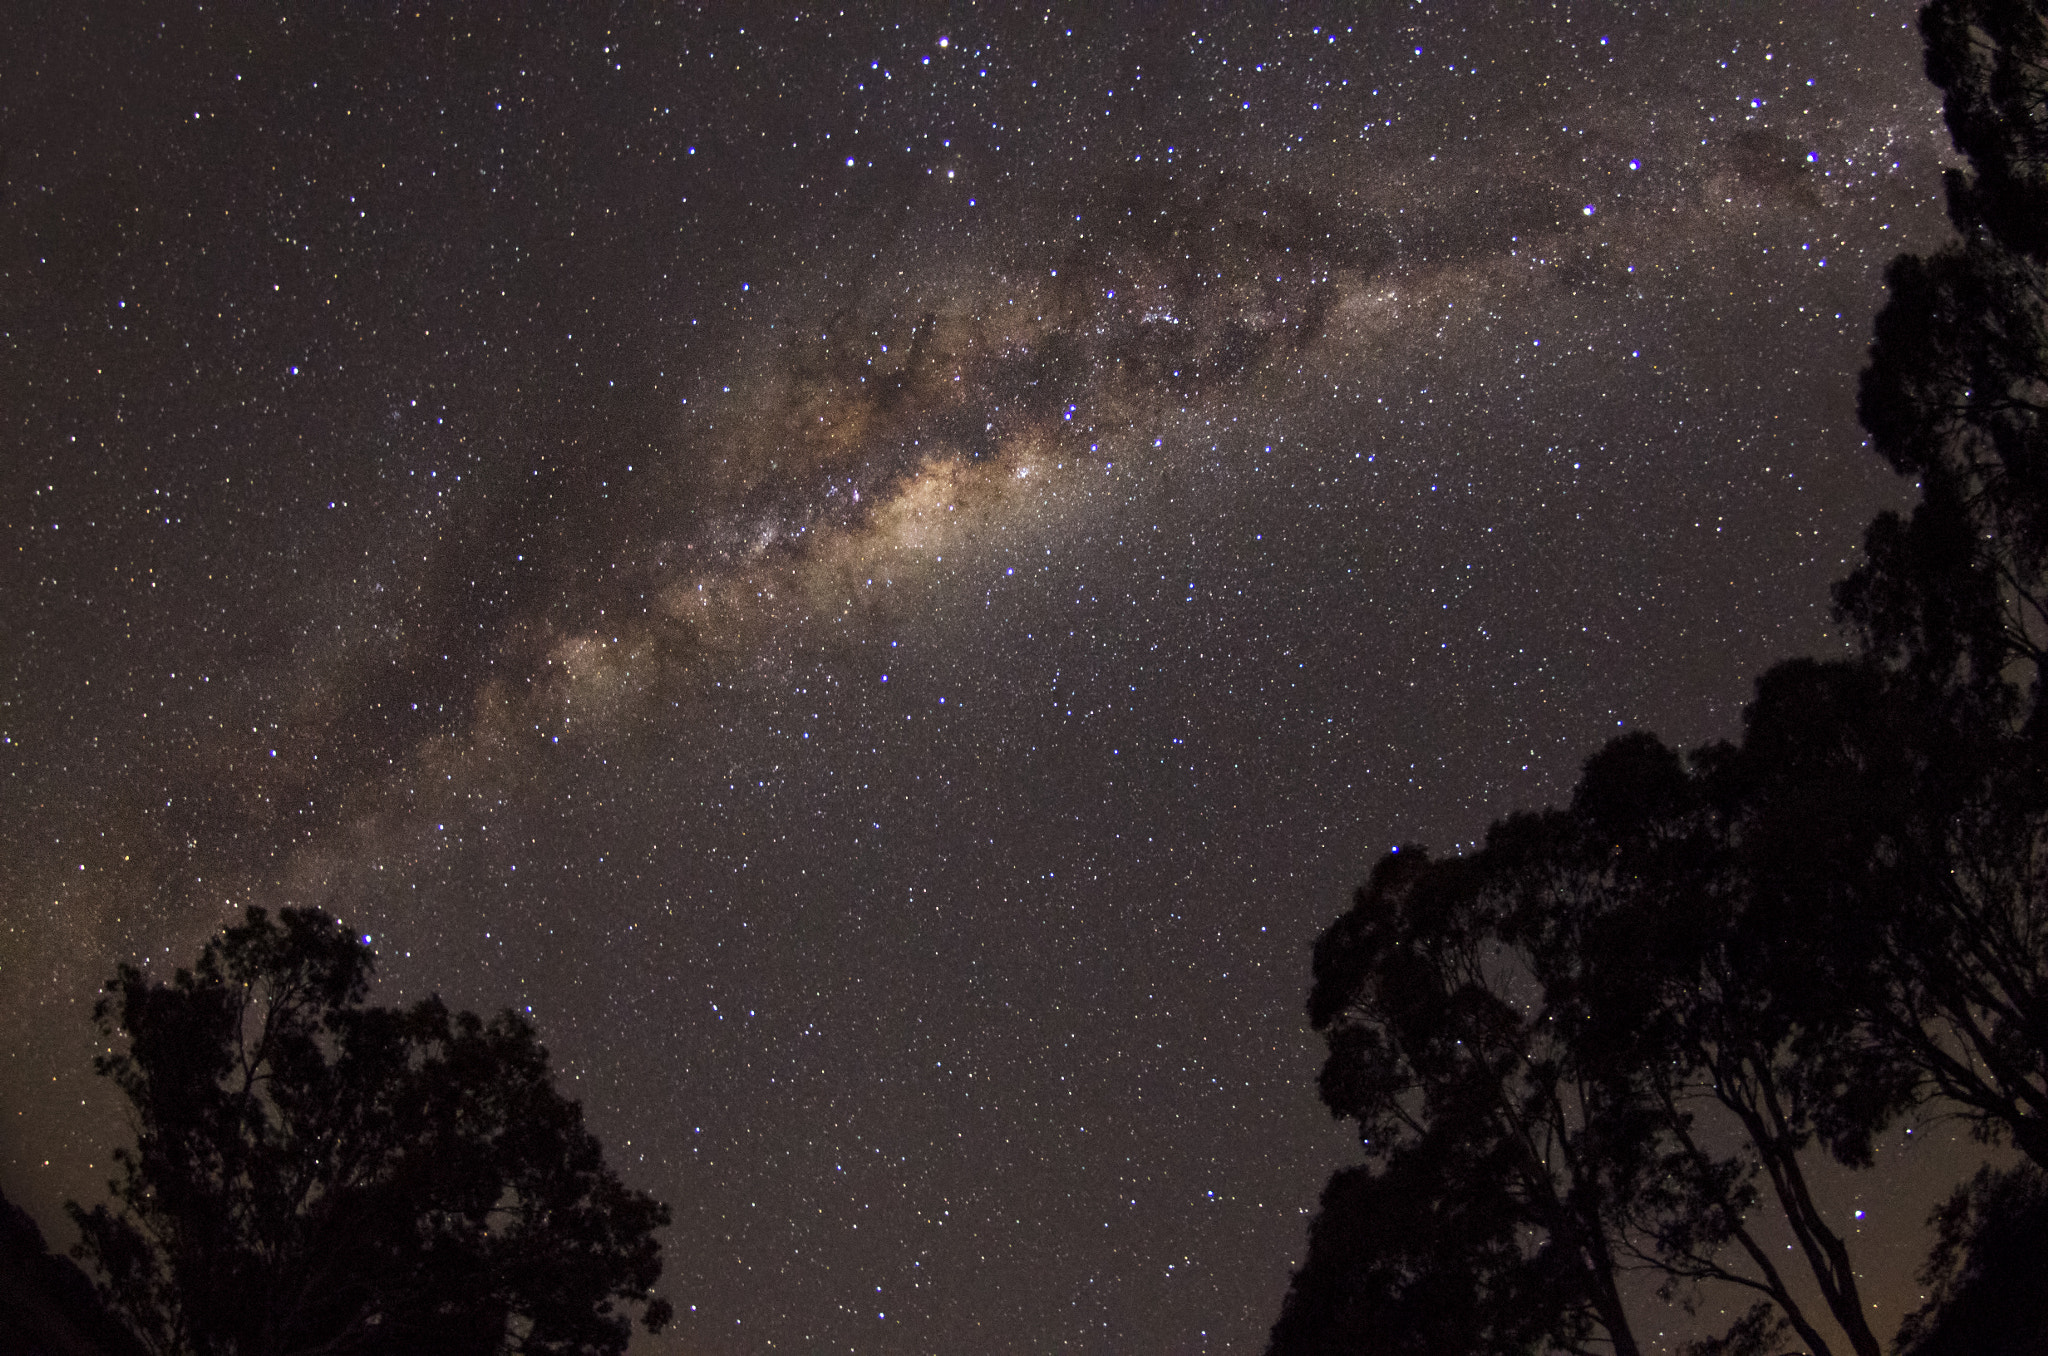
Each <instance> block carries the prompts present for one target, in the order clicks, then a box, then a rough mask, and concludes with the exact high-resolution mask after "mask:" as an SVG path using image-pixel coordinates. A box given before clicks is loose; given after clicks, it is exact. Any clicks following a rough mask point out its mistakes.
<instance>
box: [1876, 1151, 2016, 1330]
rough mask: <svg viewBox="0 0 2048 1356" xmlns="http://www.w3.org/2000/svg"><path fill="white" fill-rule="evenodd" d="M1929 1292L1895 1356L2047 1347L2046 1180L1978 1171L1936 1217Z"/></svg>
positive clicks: (1909, 1322)
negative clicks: (1930, 1292)
mask: <svg viewBox="0 0 2048 1356" xmlns="http://www.w3.org/2000/svg"><path fill="white" fill-rule="evenodd" d="M1935 1226H1936V1229H1937V1235H1936V1241H1935V1245H1934V1253H1933V1256H1932V1257H1931V1258H1930V1259H1929V1261H1928V1265H1927V1269H1926V1271H1925V1272H1923V1273H1922V1275H1921V1278H1920V1279H1921V1281H1922V1283H1924V1284H1925V1285H1926V1286H1927V1287H1928V1288H1929V1289H1930V1290H1931V1291H1932V1292H1933V1294H1932V1295H1931V1297H1930V1298H1929V1299H1928V1301H1927V1303H1926V1304H1924V1305H1922V1306H1921V1307H1920V1309H1919V1310H1917V1311H1916V1312H1915V1313H1913V1314H1912V1315H1910V1316H1909V1317H1908V1318H1907V1319H1906V1321H1905V1323H1904V1324H1903V1325H1901V1327H1900V1329H1899V1339H1898V1352H1899V1356H2031V1353H2035V1352H2039V1351H2041V1350H2043V1349H2044V1348H2048V1289H2043V1288H2042V1285H2041V1277H2042V1276H2043V1275H2044V1274H2048V1177H2044V1176H2043V1175H2042V1173H2041V1170H2040V1169H2039V1168H2035V1167H2033V1166H2031V1165H2029V1166H2024V1167H2019V1168H2015V1169H2012V1170H2010V1171H2007V1172H1993V1171H1992V1170H1991V1169H1989V1168H1985V1169H1983V1170H1982V1171H1980V1172H1979V1173H1978V1174H1977V1176H1976V1177H1975V1178H1974V1179H1973V1180H1972V1181H1970V1182H1969V1183H1968V1184H1967V1185H1965V1186H1961V1187H1958V1188H1956V1191H1955V1194H1954V1195H1953V1196H1951V1197H1950V1198H1949V1200H1948V1203H1947V1204H1946V1205H1945V1206H1943V1207H1942V1208H1941V1209H1940V1210H1938V1211H1936V1212H1935Z"/></svg>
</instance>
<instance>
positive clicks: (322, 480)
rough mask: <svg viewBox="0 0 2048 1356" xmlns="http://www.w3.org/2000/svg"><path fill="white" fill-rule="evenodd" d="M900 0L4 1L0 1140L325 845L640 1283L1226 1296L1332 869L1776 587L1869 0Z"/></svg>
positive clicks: (1810, 612) (1670, 718)
mask: <svg viewBox="0 0 2048 1356" xmlns="http://www.w3.org/2000/svg"><path fill="white" fill-rule="evenodd" d="M938 14H939V11H937V10H931V11H910V10H905V11H900V12H898V11H896V10H893V9H879V8H878V9H875V10H868V9H848V10H846V11H844V12H842V11H840V10H838V9H836V8H833V9H816V8H809V7H796V8H793V7H783V8H780V9H770V8H767V7H752V6H736V5H723V4H720V5H708V6H701V7H693V6H688V5H678V6H649V7H627V8H619V7H611V8H609V9H604V10H598V9H591V10H583V9H578V8H575V7H571V8H569V9H563V8H561V7H531V6H517V5H515V6H500V7H496V8H493V9H490V10H489V11H488V12H483V11H479V12H475V13H468V14H462V13H458V12H457V11H455V10H446V11H443V10H439V9H431V8H430V9H428V10H425V11H421V12H418V13H415V12H412V11H407V10H399V9H387V8H376V9H371V8H361V9H349V10H347V11H345V12H337V13H335V14H333V15H315V14H311V13H306V12H300V11H296V10H290V9H278V10H275V11H272V10H266V9H262V8H258V9H253V10H252V9H247V8H237V9H232V10H225V11H221V12H215V11H214V10H213V9H212V8H205V9H202V8H198V7H193V8H190V9H180V10H177V11H176V12H175V13H172V12H168V11H159V10H157V9H148V10H145V9H143V8H136V9H135V10H134V12H132V13H125V14H116V13H114V12H113V11H108V10H96V11H93V12H91V13H87V12H83V11H81V12H80V13H77V14H72V13H69V12H66V13H63V14H57V13H54V12H53V13H52V14H50V15H49V16H46V17H45V19H44V20H43V21H41V22H39V23H37V24H35V25H34V26H33V30H34V31H33V39H32V40H31V41H29V42H27V43H22V44H9V45H10V47H12V48H13V50H12V51H11V52H10V53H9V54H7V55H5V56H0V104H4V107H5V111H6V112H7V114H8V117H7V125H8V126H9V127H10V129H12V130H11V131H10V132H9V141H8V147H7V159H6V162H5V191H6V207H5V214H4V217H0V352H4V353H5V355H6V359H5V363H4V368H0V370H4V372H5V391H6V399H5V401H4V410H5V422H4V428H5V430H6V432H5V437H6V440H7V451H6V455H5V456H4V457H0V489H4V495H5V506H6V518H5V523H6V531H7V534H8V538H9V541H10V548H11V549H9V550H8V551H7V552H6V564H5V567H4V568H5V570H6V571H7V573H6V576H5V578H4V580H0V595H4V597H5V598H6V599H7V602H6V605H5V606H6V611H7V631H8V635H9V644H8V646H7V649H6V652H5V655H6V661H7V663H6V686H5V689H4V692H0V700H4V703H5V705H4V706H0V750H4V755H5V759H6V765H7V775H6V780H5V786H6V794H7V813H6V816H5V820H4V825H0V833H4V835H5V840H4V841H5V844H6V855H7V860H8V862H9V865H10V870H9V872H8V873H7V879H6V882H5V885H4V887H0V889H4V894H0V975H4V976H5V983H4V984H0V993H4V994H5V999H4V1011H5V1013H6V1016H7V1018H8V1022H7V1025H8V1029H9V1030H11V1031H13V1032H15V1033H16V1035H15V1037H14V1038H13V1039H12V1040H11V1041H10V1042H9V1043H8V1045H7V1046H6V1049H5V1061H4V1063H0V1079H4V1082H0V1088H4V1097H0V1104H4V1105H5V1106H6V1107H7V1108H9V1111H10V1114H9V1115H8V1116H7V1117H6V1125H5V1129H4V1131H0V1135H4V1138H0V1184H4V1186H5V1187H6V1189H7V1191H8V1192H9V1194H10V1195H13V1196H16V1197H17V1198H20V1199H23V1200H25V1201H26V1202H27V1203H28V1204H29V1205H30V1206H31V1207H32V1208H34V1209H35V1210H36V1211H37V1212H38V1213H39V1214H41V1215H42V1217H43V1218H44V1219H45V1220H46V1221H50V1222H54V1221H55V1220H56V1219H57V1218H58V1216H57V1212H56V1208H55V1207H56V1203H57V1202H58V1201H59V1200H61V1198H62V1197H63V1196H64V1195H66V1194H71V1195H77V1196H90V1195H92V1194H94V1193H95V1191H96V1189H97V1185H98V1182H99V1180H100V1179H101V1178H102V1177H103V1176H104V1172H105V1161H104V1158H103V1157H102V1155H104V1154H105V1153H106V1152H107V1151H108V1149H109V1147H110V1141H109V1136H110V1133H111V1132H110V1129H109V1126H110V1124H113V1122H111V1121H110V1120H109V1116H110V1114H111V1111H112V1106H111V1104H110V1103H109V1102H108V1101H107V1100H106V1093H105V1090H104V1089H102V1088H99V1087H97V1086H95V1085H94V1080H93V1079H92V1078H91V1077H90V1074H89V1072H88V1065H89V1059H90V1053H91V1032H90V1029H89V1025H88V1023H87V1021H86V1012H87V1009H88V1008H89V1005H90V1002H91V997H92V994H93V990H94V986H95V985H96V983H97V982H98V980H99V979H100V978H101V977H103V975H104V974H105V973H106V972H107V971H108V970H109V969H110V968H111V966H112V964H113V963H114V961H115V960H116V959H121V958H137V959H140V960H143V961H145V962H147V963H149V964H151V965H152V966H168V965H170V964H173V963H175V962H176V961H178V960H181V959H185V958H189V956H190V955H191V954H192V953H193V952H194V951H195V950H196V948H197V945H198V943H199V940H200V939H201V938H202V937H203V936H204V935H205V933H206V932H207V930H208V929H210V928H213V927H215V926H217V925H218V924H219V923H220V922H221V921H222V920H223V919H225V918H227V917H229V916H231V915H233V914H234V913H235V912H236V911H238V910H239V909H241V908H242V907H244V906H245V905H247V904H251V903H260V904H265V905H270V906H276V905H280V904H284V903H297V904H318V905H320V906H322V907H325V908H328V909H330V910H332V911H335V912H337V913H339V914H341V915H342V916H344V917H345V918H347V919H349V920H350V921H351V923H352V924H353V925H355V926H358V927H360V928H361V929H362V930H363V931H364V932H365V933H367V934H369V935H372V936H373V937H374V938H375V939H376V945H377V947H378V948H379V951H380V953H381V957H382V961H381V973H382V975H383V980H382V987H381V989H380V993H381V994H382V995H384V996H386V997H388V998H392V999H397V998H403V997H412V996H418V995H421V994H424V993H426V992H429V991H438V992H441V993H443V994H445V995H446V996H448V997H449V998H450V1000H451V1001H455V1002H459V1003H463V1004H467V1005H471V1006H477V1007H484V1008H494V1007H499V1006H504V1005H507V1004H510V1005H514V1006H517V1007H519V1008H521V1009H530V1011H531V1012H532V1013H533V1015H534V1017H535V1019H536V1021H537V1022H538V1023H539V1026H540V1030H541V1033H542V1035H543V1037H544V1038H545V1039H546V1040H547V1041H548V1043H549V1045H550V1047H551V1049H552V1050H553V1052H554V1055H555V1058H556V1061H557V1063H558V1065H559V1066H560V1068H561V1069H562V1070H563V1071H564V1079H565V1081H566V1082H567V1083H568V1085H569V1087H570V1089H571V1090H572V1092H573V1094H574V1095H576V1096H578V1097H580V1098H581V1099H582V1100H583V1102H584V1104H585V1106H586V1108H587V1111H588V1114H589V1116H590V1119H591V1121H592V1123H593V1124H594V1126H595V1127H596V1128H597V1130H598V1131H599V1133H600V1134H601V1135H602V1137H603V1138H604V1140H605V1142H606V1143H607V1145H608V1146H609V1147H610V1150H611V1152H612V1155H613V1157H614V1159H615V1161H617V1162H618V1163H619V1165H620V1166H621V1168H622V1170H623V1172H624V1174H625V1175H626V1177H627V1178H628V1180H629V1181H632V1182H633V1183H634V1184H635V1185H639V1186H643V1187H646V1188H648V1189H651V1190H653V1191H655V1192H656V1193H657V1194H659V1195H661V1196H663V1197H664V1198H665V1199H667V1200H668V1201H669V1202H671V1204H672V1205H673V1207H674V1209H675V1216H676V1223H675V1227H674V1229H673V1230H672V1233H671V1236H670V1240H669V1244H668V1257H669V1271H668V1280H667V1282H666V1283H665V1286H666V1289H667V1290H668V1292H669V1293H670V1294H671V1296H672V1297H673V1299H674V1300H675V1301H676V1304H677V1308H678V1310H679V1315H680V1319H679V1323H678V1325H677V1327H676V1329H675V1330H674V1333H675V1337H674V1343H675V1345H674V1347H673V1349H676V1350H685V1349H687V1350H693V1351H695V1350H708V1351H760V1350H770V1349H777V1350H803V1351H811V1350H826V1349H846V1350H858V1351H883V1350H888V1351H894V1350H903V1351H924V1350H962V1351H988V1352H998V1351H1019V1352H1022V1351H1041V1350H1046V1349H1050V1348H1053V1347H1071V1348H1074V1349H1081V1350H1102V1351H1110V1350H1116V1351H1128V1350H1146V1351H1161V1352H1164V1351H1201V1350H1213V1351H1249V1350H1254V1349H1256V1348H1257V1347H1258V1345H1259V1343H1260V1342H1261V1341H1262V1339H1263V1333H1264V1329H1265V1327H1266V1325H1267V1324H1268V1323H1270V1321H1271V1319H1272V1317H1273V1316H1274V1314H1275V1313H1276V1312H1277V1306H1278V1301H1279V1296H1280V1294H1281V1292H1282V1290H1283V1289H1284V1287H1285V1284H1286V1279H1287V1274H1288V1267H1289V1266H1290V1264H1291V1263H1292V1262H1293V1261H1294V1260H1296V1259H1297V1257H1298V1255H1299V1251H1300V1248H1301V1246H1302V1242H1303V1237H1304V1227H1305V1224H1306V1212H1307V1210H1308V1209H1309V1208H1310V1207H1311V1206H1312V1204H1313V1201H1314V1197H1315V1192H1316V1189H1317V1187H1318V1185H1319V1183H1320V1180H1321V1178H1322V1177H1323V1176H1324V1175H1325V1174H1326V1173H1327V1172H1328V1171H1329V1170H1330V1168H1331V1167H1332V1166H1334V1165H1335V1164H1337V1163H1339V1162H1341V1161H1345V1159H1346V1157H1347V1152H1348V1151H1347V1146H1346V1143H1345V1138H1344V1135H1343V1133H1342V1132H1341V1130H1340V1129H1339V1128H1338V1127H1335V1126H1333V1125H1331V1124H1329V1123H1328V1122H1327V1120H1326V1118H1325V1117H1324V1116H1323V1114H1322V1112H1321V1111H1320V1109H1319V1108H1318V1107H1317V1105H1316V1102H1315V1098H1314V1091H1313V1083H1314V1072H1315V1068H1316V1063H1317V1055H1316V1051H1315V1050H1314V1048H1313V1047H1312V1044H1311V1042H1310V1041H1309V1039H1308V1037H1307V1035H1306V1032H1305V1030H1304V1027H1303V1023H1302V1021H1301V1019H1300V1016H1299V1006H1300V999H1301V995H1302V992H1303V990H1304V986H1305V983H1306V954H1307V953H1306V948H1307V946H1308V944H1309V942H1311V941H1312V940H1313V938H1314V937H1315V935H1316V933H1317V931H1318V930H1319V928H1320V927H1321V926H1322V925H1323V924H1324V923H1325V922H1326V921H1327V920H1328V919H1329V918H1330V917H1331V916H1333V915H1334V914H1335V913H1336V912H1337V911H1338V910H1339V909H1340V908H1341V907H1342V906H1343V903H1344V901H1345V898H1346V893H1347V891H1348V887H1349V886H1350V885H1351V884H1352V883H1353V881H1354V880H1355V878H1356V877H1357V876H1358V875H1359V873H1360V872H1361V871H1362V869H1363V868H1364V867H1365V866H1366V865H1367V864H1368V863H1369V862H1370V860H1371V859H1372V857H1373V856H1374V855H1375V854H1376V853H1377V852H1379V851H1380V850H1382V849H1383V848H1384V847H1385V846H1386V845H1387V844H1389V843H1391V842H1394V841H1396V840H1402V839H1422V840H1427V841H1431V842H1433V843H1435V844H1437V845H1438V846H1440V847H1452V846H1455V845H1456V844H1457V843H1459V842H1461V841H1469V840H1470V839H1472V838H1473V837H1474V836H1475V835H1476V834H1477V833H1478V832H1480V831H1481V830H1482V829H1483V827H1484V825H1485V824H1486V822H1487V821H1488V820H1489V819H1490V818H1491V817H1493V816H1495V815H1497V814H1500V813H1504V812H1506V811H1507V810H1509V809H1513V808H1518V807H1527V806H1533V805H1537V804H1541V803H1543V802H1545V801H1547V800H1550V799H1553V798H1555V797H1556V796H1558V795H1559V794H1561V793H1562V792H1563V791H1564V790H1565V789H1566V788H1568V787H1569V785H1570V783H1571V781H1572V779H1573V777H1574V775H1575V773H1576V769H1577V765H1578V763H1579V761H1580V760H1581V759H1582V758H1583V757H1584V756H1585V755H1586V754H1587V753H1589V752H1590V751H1591V750H1592V749H1593V748H1595V747H1597V745H1598V744H1599V742H1600V741H1601V740H1602V739H1604V738H1605V737H1607V736H1608V735H1610V734H1612V733H1614V732H1615V731H1617V730H1619V729H1623V728H1635V727H1637V726H1644V727H1650V728H1655V729H1656V730H1658V731H1659V732H1660V733H1662V734H1663V735H1665V736H1666V737H1667V738H1669V739H1671V740H1673V741H1676V742H1680V743H1689V742H1695V741H1698V740H1701V739H1705V738H1709V737H1714V736H1720V735H1725V734H1728V733H1730V732H1731V731H1732V729H1733V726H1734V721H1735V717H1736V713H1737V711H1738V709H1739V706H1740V704H1741V702H1742V701H1743V700H1744V699H1745V698H1746V696H1747V691H1748V689H1747V684H1748V681H1749V679H1750V677H1751V676H1752V675H1753V674H1754V673H1756V672H1757V671H1759V670H1760V669H1761V668H1762V667H1763V666H1764V665H1766V664H1767V663H1768V662H1770V661H1771V660H1773V659H1775V658H1778V657H1781V656H1783V655H1785V654H1788V653H1793V652H1798V651H1808V652H1825V651H1827V650H1829V649H1830V648H1831V647H1834V648H1838V647H1839V645H1840V643H1841V642H1840V640H1839V638H1838V637H1837V636H1835V635H1834V634H1833V632H1832V631H1831V630H1830V623H1829V616H1828V612H1827V606H1826V596H1827V595H1826V589H1827V585H1828V583H1829V582H1830V581H1831V580H1832V579H1833V578H1835V577H1837V576H1839V575H1840V574H1841V573H1843V572H1844V570H1845V568H1846V566H1847V564H1848V563H1849V562H1850V561H1851V560H1852V559H1853V557H1854V553H1855V551H1856V549H1857V542H1858V539H1859V536H1860V533H1861V530H1862V527H1863V525H1864V523H1865V522H1866V521H1867V519H1868V517H1869V515H1870V513H1871V512H1872V511H1873V510H1874V509H1875V508H1877V507H1879V506H1881V505H1883V504H1886V503H1891V502H1896V501H1897V496H1898V495H1899V493H1900V489H1899V487H1897V486H1895V485H1893V484H1891V483H1889V482H1888V480H1887V478H1886V477H1885V476H1884V475H1883V474H1882V472H1881V468H1879V467H1878V466H1877V465H1876V464H1875V463H1874V459H1872V458H1871V457H1870V456H1869V455H1868V453H1867V452H1865V451H1864V450H1863V449H1862V448H1861V446H1860V442H1861V440H1860V435H1859V433H1858V431H1857V430H1856V428H1855V423H1854V417H1853V408H1852V396H1853V375H1854V372H1855V370H1856V368H1857V367H1858V365H1859V363H1860V361H1861V352H1862V348H1863V345H1864V343H1865V341H1866V337H1867V335H1868V333H1869V323H1870V317H1871V314H1872V311H1873V309H1874V307H1875V306H1876V304H1877V303H1878V301H1879V299H1880V296H1881V270H1882V268H1883V266H1884V265H1885V264H1886V263H1887V262H1888V261H1889V260H1890V258H1891V257H1892V256H1893V255H1894V254H1895V253H1897V252H1898V251H1900V250H1902V249H1908V248H1917V247H1924V246H1926V245H1927V244H1929V243H1930V242H1932V241H1934V240H1935V239H1937V238H1938V234H1939V231H1940V229H1941V220H1940V211H1939V203H1938V201H1937V190H1938V182H1939V165H1940V160H1941V157H1942V155H1943V153H1944V151H1945V145H1946V143H1945V141H1944V139H1943V137H1942V135H1941V129H1940V120H1939V109H1938V107H1937V106H1936V104H1935V100H1934V98H1933V95H1932V92H1931V91H1930V90H1929V89H1928V88H1927V87H1926V86H1925V85H1924V83H1923V82H1922V81H1921V80H1920V77H1919V73H1918V47H1917V36H1916V34H1914V32H1913V31H1912V30H1911V27H1910V21H1911V17H1912V15H1911V7H1910V6H1908V5H1904V4H1890V3H1887V4H1881V5H1877V6H1875V7H1871V6H1861V7H1859V6H1852V5H1846V4H1817V5H1809V6H1801V7H1797V8H1796V10H1787V9H1783V8H1781V7H1746V6H1731V7H1720V8H1715V7H1708V9H1707V11H1702V9H1701V7H1696V6H1687V5H1673V6H1654V5H1641V6H1630V7H1625V8H1624V7H1618V6H1607V5H1591V4H1585V5H1580V4H1564V5H1558V6H1550V7H1542V8H1538V7H1533V6H1532V7H1515V6H1490V5H1480V4H1469V5H1398V6H1396V5H1387V6H1376V7H1354V6H1327V7H1317V6H1299V7H1290V8H1288V9H1286V10H1284V11H1283V10H1273V11H1267V10H1264V9H1258V8H1252V7H1246V8H1242V9H1236V10H1229V11H1223V12H1216V13H1209V12H1199V13H1198V12H1197V11H1195V10H1192V9H1187V8H1184V7H1177V6H1161V7H1132V8H1131V9H1128V10H1126V9H1123V8H1118V7H1107V8H1097V9H1083V8H1076V9H1073V10H1065V11H1063V10H1058V9H1055V10H1052V11H1046V10H1043V9H1039V10H1033V11H1030V12H1026V11H1024V10H1018V11H1016V12H1013V13H980V12H975V11H956V12H954V13H952V14H951V15H950V16H948V17H947V18H946V20H945V21H943V22H941V21H939V19H938V17H937V16H938ZM1859 1218H1860V1216H1859ZM1912 1261H1913V1259H1912V1258H1911V1256H1910V1255H1908V1254H1906V1253H1901V1254H1900V1257H1899V1258H1897V1259H1893V1260H1892V1261H1889V1262H1886V1263H1885V1265H1887V1266H1889V1267H1891V1268H1892V1270H1893V1271H1895V1272H1896V1273H1897V1275H1896V1276H1895V1277H1894V1278H1893V1280H1894V1282H1895V1285H1896V1286H1897V1287H1904V1286H1905V1285H1906V1281H1905V1279H1904V1278H1905V1277H1906V1276H1907V1275H1908V1274H1909V1273H1910V1270H1911V1266H1912ZM1887 1274H1890V1273H1887ZM1898 1293H1899V1295H1900V1296H1901V1298H1898V1299H1895V1300H1889V1301H1888V1302H1892V1303H1903V1302H1904V1300H1903V1295H1904V1291H1903V1289H1900V1290H1899V1291H1898ZM667 1340H668V1339H663V1341H664V1342H666V1341H667ZM657 1345H660V1344H659V1343H657ZM663 1349H668V1348H667V1347H664V1348H663Z"/></svg>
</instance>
